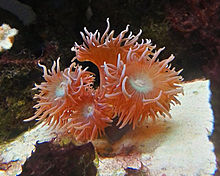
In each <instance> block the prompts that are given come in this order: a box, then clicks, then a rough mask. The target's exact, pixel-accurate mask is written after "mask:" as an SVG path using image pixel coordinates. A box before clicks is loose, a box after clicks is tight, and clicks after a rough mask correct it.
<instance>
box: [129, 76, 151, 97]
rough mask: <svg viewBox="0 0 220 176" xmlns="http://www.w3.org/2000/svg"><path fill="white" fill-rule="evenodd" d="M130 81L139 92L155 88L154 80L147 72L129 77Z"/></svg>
mask: <svg viewBox="0 0 220 176" xmlns="http://www.w3.org/2000/svg"><path fill="white" fill-rule="evenodd" d="M128 82H129V84H130V86H131V87H132V88H133V89H134V90H135V91H136V92H139V93H148V92H150V91H152V90H153V82H152V80H151V79H150V78H149V77H148V76H147V75H146V74H140V75H138V76H135V77H132V76H131V77H128Z"/></svg>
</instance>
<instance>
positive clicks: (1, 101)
mask: <svg viewBox="0 0 220 176" xmlns="http://www.w3.org/2000/svg"><path fill="white" fill-rule="evenodd" d="M30 76H31V71H30V70H29V69H24V68H16V67H10V68H9V67H4V68H1V75H0V92H1V94H0V129H1V130H0V143H3V142H5V141H8V140H10V139H12V138H14V137H16V136H18V135H19V134H20V133H22V132H24V131H26V130H27V129H28V128H29V126H30V125H33V123H24V122H23V119H25V118H27V117H30V116H31V115H32V114H33V111H30V110H31V109H32V106H33V103H34V102H33V100H32V96H33V92H32V90H31V88H32V84H30V81H31V79H30Z"/></svg>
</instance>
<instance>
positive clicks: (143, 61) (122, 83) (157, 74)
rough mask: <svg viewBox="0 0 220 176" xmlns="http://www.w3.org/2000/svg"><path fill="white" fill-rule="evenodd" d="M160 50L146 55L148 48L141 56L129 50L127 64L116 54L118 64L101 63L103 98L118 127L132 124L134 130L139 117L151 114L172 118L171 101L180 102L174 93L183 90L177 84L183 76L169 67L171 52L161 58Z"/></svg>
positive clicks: (172, 57) (153, 116)
mask: <svg viewBox="0 0 220 176" xmlns="http://www.w3.org/2000/svg"><path fill="white" fill-rule="evenodd" d="M163 49H164V48H161V49H159V50H158V51H156V52H155V54H154V55H152V56H151V55H148V54H147V49H146V50H145V51H144V52H143V53H142V55H141V56H139V55H137V54H136V53H134V52H132V51H131V49H130V51H129V52H128V54H127V58H126V63H124V62H123V61H122V60H121V57H120V54H119V55H118V61H117V65H113V64H108V63H104V65H103V68H104V71H105V79H106V82H105V85H104V89H106V90H107V93H106V94H105V97H106V98H107V99H108V103H110V104H112V105H113V107H114V109H115V112H116V113H118V115H119V120H118V124H117V125H120V128H122V127H124V126H125V125H126V124H128V123H129V124H131V123H132V124H133V129H134V128H135V126H136V125H137V123H138V122H139V121H141V120H144V119H146V118H147V117H151V118H152V119H155V118H156V117H157V116H158V115H157V113H159V114H161V115H163V116H165V115H167V116H168V117H171V115H170V113H169V110H170V103H172V104H174V103H176V104H180V102H179V101H178V100H177V98H176V96H177V94H178V93H183V90H182V88H181V87H180V86H179V85H177V84H180V83H181V81H182V80H183V78H182V77H181V76H179V74H180V72H181V71H182V70H180V71H178V72H176V71H175V68H173V69H170V67H171V64H168V63H169V62H171V61H172V60H173V59H174V56H173V55H171V56H170V57H169V58H168V59H165V60H163V61H161V62H160V61H159V60H156V59H157V56H158V55H159V53H160V52H161V51H162V50H163Z"/></svg>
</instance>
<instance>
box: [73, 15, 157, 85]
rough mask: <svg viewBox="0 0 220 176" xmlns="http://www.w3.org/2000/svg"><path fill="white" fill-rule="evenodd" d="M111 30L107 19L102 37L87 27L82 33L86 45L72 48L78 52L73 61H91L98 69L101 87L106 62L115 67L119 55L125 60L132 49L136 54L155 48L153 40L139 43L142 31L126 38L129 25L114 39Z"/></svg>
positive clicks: (149, 51) (76, 45)
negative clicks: (103, 67)
mask: <svg viewBox="0 0 220 176" xmlns="http://www.w3.org/2000/svg"><path fill="white" fill-rule="evenodd" d="M109 29H110V23H109V19H107V28H106V30H105V32H104V33H103V35H102V36H101V37H100V33H99V32H98V30H96V31H95V33H92V32H88V30H87V29H86V27H85V28H84V31H85V34H84V33H83V32H80V34H81V36H82V38H83V40H84V43H83V44H82V45H78V44H77V43H75V46H74V47H72V51H75V52H76V57H75V58H74V59H73V60H75V59H77V60H79V61H91V62H93V63H94V64H95V65H96V66H97V67H98V69H99V72H100V87H102V84H104V72H103V69H102V68H101V65H103V64H104V62H107V63H111V64H113V65H115V64H116V62H117V56H118V54H120V55H121V60H125V58H126V55H127V53H128V51H129V49H130V48H131V49H132V51H133V52H135V53H136V54H140V53H142V52H143V51H144V50H145V49H146V48H148V51H147V52H148V53H151V51H152V50H153V49H154V48H155V46H152V45H151V40H148V39H146V40H142V42H141V43H138V42H137V40H138V38H139V36H140V35H141V33H142V30H140V32H139V33H138V34H137V35H132V32H130V34H129V35H128V36H127V37H125V35H126V33H127V32H128V31H129V25H127V27H126V29H125V30H124V31H122V32H121V33H120V34H119V35H118V36H117V37H115V38H114V30H112V31H111V32H110V33H109Z"/></svg>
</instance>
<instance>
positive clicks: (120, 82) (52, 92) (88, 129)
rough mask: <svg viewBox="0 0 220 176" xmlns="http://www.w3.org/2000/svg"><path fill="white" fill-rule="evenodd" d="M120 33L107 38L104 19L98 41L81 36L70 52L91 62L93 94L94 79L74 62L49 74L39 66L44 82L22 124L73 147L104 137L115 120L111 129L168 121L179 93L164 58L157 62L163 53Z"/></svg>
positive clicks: (176, 79) (177, 78) (92, 35)
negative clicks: (56, 131) (66, 139)
mask: <svg viewBox="0 0 220 176" xmlns="http://www.w3.org/2000/svg"><path fill="white" fill-rule="evenodd" d="M128 27H129V26H127V27H126V29H125V30H124V31H122V32H121V33H120V34H119V35H118V36H116V37H114V31H111V32H110V24H109V19H107V28H106V30H105V32H104V34H103V35H100V33H99V32H98V30H97V31H95V33H92V32H88V30H87V29H86V28H84V31H85V34H84V33H82V32H81V35H82V38H83V40H84V43H83V44H82V45H78V44H77V43H75V46H74V47H73V48H72V50H73V51H75V52H76V57H75V58H74V59H73V60H75V59H78V60H79V61H91V62H93V63H94V64H96V65H97V66H98V68H99V71H100V86H99V88H98V89H94V87H93V81H94V74H93V73H91V72H89V71H87V68H85V69H82V67H81V66H79V65H76V64H75V63H74V62H73V63H72V64H71V65H70V67H69V68H66V69H64V71H60V66H59V59H58V60H57V62H54V64H53V66H52V68H51V70H47V68H46V67H45V66H44V65H41V64H40V63H39V66H40V67H42V68H43V70H44V75H43V77H44V79H45V82H42V83H41V84H40V85H35V88H34V89H38V90H39V94H37V95H35V98H37V99H38V103H37V105H35V106H34V107H35V108H36V109H37V110H36V112H35V115H34V116H33V117H31V118H29V119H26V120H25V121H30V120H33V119H38V120H40V122H41V121H44V122H45V123H46V124H49V125H51V126H56V127H60V129H61V131H62V133H63V134H70V135H73V136H74V137H75V139H76V140H77V141H82V142H87V141H91V140H94V139H96V138H97V137H98V136H101V135H103V134H104V132H105V131H104V130H105V128H106V127H107V126H109V125H110V124H111V122H112V119H113V118H114V117H115V116H116V115H117V116H118V117H119V120H118V123H117V125H118V126H119V128H123V127H124V126H125V125H127V124H132V126H133V129H134V128H135V127H136V126H137V124H140V123H141V122H142V121H143V120H145V119H147V118H148V117H150V118H152V119H153V120H155V119H156V118H157V117H158V116H159V115H162V116H164V117H165V116H168V117H171V115H170V113H169V111H170V108H171V104H173V105H175V104H180V102H179V101H178V100H177V95H178V94H179V93H183V90H182V87H181V86H180V85H179V84H180V83H181V81H182V80H183V78H182V77H181V76H180V75H179V74H180V72H181V71H182V70H180V71H175V68H171V64H170V62H171V61H172V60H173V59H174V56H173V55H171V56H170V57H169V58H167V59H164V60H162V61H159V59H158V55H159V54H160V52H161V51H162V50H164V48H160V49H159V50H156V49H155V47H156V46H152V44H151V41H150V40H148V39H146V40H142V41H141V43H138V42H137V41H138V38H139V36H140V35H141V32H142V31H141V30H140V32H139V33H138V34H137V35H133V34H132V32H130V34H128V35H127V33H128V32H129V29H128Z"/></svg>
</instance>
